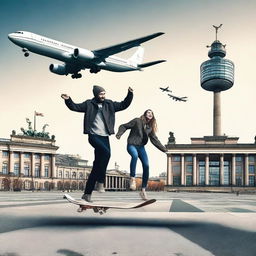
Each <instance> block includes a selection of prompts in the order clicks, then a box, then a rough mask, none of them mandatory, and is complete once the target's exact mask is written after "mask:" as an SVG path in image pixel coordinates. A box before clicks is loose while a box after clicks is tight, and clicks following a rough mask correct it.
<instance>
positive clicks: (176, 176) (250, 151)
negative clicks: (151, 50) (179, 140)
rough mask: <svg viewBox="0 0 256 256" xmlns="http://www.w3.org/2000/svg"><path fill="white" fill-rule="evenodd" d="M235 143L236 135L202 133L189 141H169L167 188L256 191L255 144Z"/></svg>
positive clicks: (236, 140)
mask: <svg viewBox="0 0 256 256" xmlns="http://www.w3.org/2000/svg"><path fill="white" fill-rule="evenodd" d="M237 142H238V138H237V137H227V136H205V137H203V138H191V144H175V143H169V144H168V145H167V148H168V153H167V184H166V190H171V189H173V188H180V187H182V188H183V189H185V188H188V189H194V190H198V188H199V187H200V189H202V190H212V189H215V190H220V189H224V188H226V190H227V191H230V190H234V189H235V188H237V189H241V188H244V189H245V188H247V189H249V190H251V189H252V190H255V189H256V143H248V144H244V143H243V144H242V143H237Z"/></svg>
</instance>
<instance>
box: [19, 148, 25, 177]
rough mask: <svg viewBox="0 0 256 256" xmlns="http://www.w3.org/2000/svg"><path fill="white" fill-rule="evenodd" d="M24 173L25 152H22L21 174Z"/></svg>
mask: <svg viewBox="0 0 256 256" xmlns="http://www.w3.org/2000/svg"><path fill="white" fill-rule="evenodd" d="M21 174H24V153H23V152H20V175H21Z"/></svg>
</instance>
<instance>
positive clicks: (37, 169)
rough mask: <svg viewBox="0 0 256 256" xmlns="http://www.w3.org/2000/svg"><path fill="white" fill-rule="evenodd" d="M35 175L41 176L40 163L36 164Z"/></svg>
mask: <svg viewBox="0 0 256 256" xmlns="http://www.w3.org/2000/svg"><path fill="white" fill-rule="evenodd" d="M35 177H40V166H39V165H38V164H37V165H36V166H35Z"/></svg>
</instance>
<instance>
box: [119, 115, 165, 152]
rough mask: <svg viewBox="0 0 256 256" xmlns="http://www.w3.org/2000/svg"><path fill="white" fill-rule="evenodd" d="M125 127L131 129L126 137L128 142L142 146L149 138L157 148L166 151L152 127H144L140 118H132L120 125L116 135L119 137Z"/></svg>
mask: <svg viewBox="0 0 256 256" xmlns="http://www.w3.org/2000/svg"><path fill="white" fill-rule="evenodd" d="M127 129H131V131H130V134H129V136H128V139H127V143H128V144H131V145H135V146H144V145H146V144H147V142H148V138H149V139H150V141H151V143H152V144H153V145H154V146H155V147H157V148H158V149H159V150H161V151H163V152H166V151H167V150H166V148H165V147H164V146H163V145H162V144H161V142H160V141H159V140H158V138H157V136H156V135H155V133H154V132H153V130H152V128H149V127H146V125H145V124H144V123H143V121H142V119H140V118H134V119H133V120H131V121H130V122H128V123H126V124H122V125H120V126H119V128H118V132H117V134H116V136H117V137H121V136H122V135H123V134H124V133H125V131H126V130H127Z"/></svg>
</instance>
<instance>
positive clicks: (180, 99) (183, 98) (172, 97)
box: [168, 93, 188, 101]
mask: <svg viewBox="0 0 256 256" xmlns="http://www.w3.org/2000/svg"><path fill="white" fill-rule="evenodd" d="M168 96H169V97H170V98H171V99H173V100H175V101H187V98H188V97H186V96H185V97H177V96H174V95H172V94H169V93H168Z"/></svg>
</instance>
